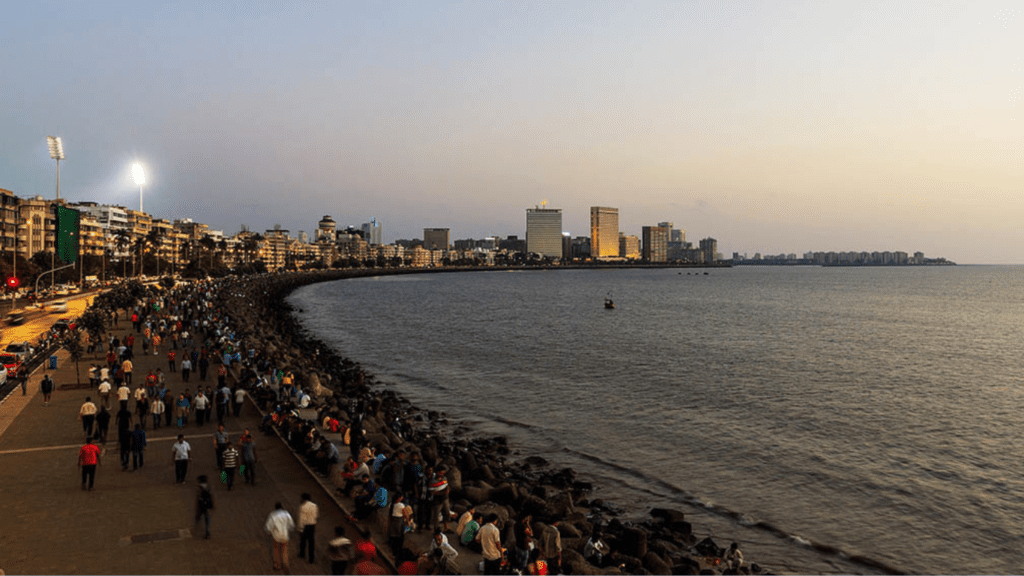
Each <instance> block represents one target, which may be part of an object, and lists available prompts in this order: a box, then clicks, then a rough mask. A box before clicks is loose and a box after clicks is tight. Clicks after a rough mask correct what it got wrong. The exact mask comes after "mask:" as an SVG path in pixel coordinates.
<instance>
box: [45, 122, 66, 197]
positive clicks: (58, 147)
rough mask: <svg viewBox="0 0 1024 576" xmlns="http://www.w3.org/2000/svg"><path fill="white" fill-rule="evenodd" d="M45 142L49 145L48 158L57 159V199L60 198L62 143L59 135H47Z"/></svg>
mask: <svg viewBox="0 0 1024 576" xmlns="http://www.w3.org/2000/svg"><path fill="white" fill-rule="evenodd" d="M46 142H47V143H48V144H49V145H50V158H53V159H54V160H56V161H57V200H60V161H61V160H63V159H64V144H62V143H61V141H60V136H56V137H54V136H47V137H46Z"/></svg>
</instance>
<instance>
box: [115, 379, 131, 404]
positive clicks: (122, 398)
mask: <svg viewBox="0 0 1024 576" xmlns="http://www.w3.org/2000/svg"><path fill="white" fill-rule="evenodd" d="M131 395H132V389H131V388H129V387H128V385H127V384H125V383H124V382H121V385H120V386H118V388H117V401H118V402H120V403H121V408H125V409H127V408H128V399H129V398H130V397H131Z"/></svg>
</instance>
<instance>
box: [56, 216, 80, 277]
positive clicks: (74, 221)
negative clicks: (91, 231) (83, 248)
mask: <svg viewBox="0 0 1024 576" xmlns="http://www.w3.org/2000/svg"><path fill="white" fill-rule="evenodd" d="M78 223H79V212H78V210H72V209H71V208H65V207H64V206H57V258H60V259H61V260H63V261H64V263H65V264H71V263H72V262H77V261H78V241H79V236H80V234H79V231H78Z"/></svg>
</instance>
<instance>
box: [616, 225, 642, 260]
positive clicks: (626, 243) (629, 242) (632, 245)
mask: <svg viewBox="0 0 1024 576" xmlns="http://www.w3.org/2000/svg"><path fill="white" fill-rule="evenodd" d="M619 256H621V257H622V258H627V259H629V260H636V259H637V258H639V257H640V239H639V238H637V237H636V236H633V235H632V234H630V235H629V236H626V235H625V234H623V233H622V232H619Z"/></svg>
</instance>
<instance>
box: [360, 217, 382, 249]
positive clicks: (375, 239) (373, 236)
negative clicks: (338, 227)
mask: <svg viewBox="0 0 1024 576" xmlns="http://www.w3.org/2000/svg"><path fill="white" fill-rule="evenodd" d="M362 230H363V239H364V240H366V241H367V242H368V243H369V244H370V245H371V246H381V245H383V244H384V230H383V228H381V227H380V222H377V219H376V218H370V221H369V222H364V223H363V226H362Z"/></svg>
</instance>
